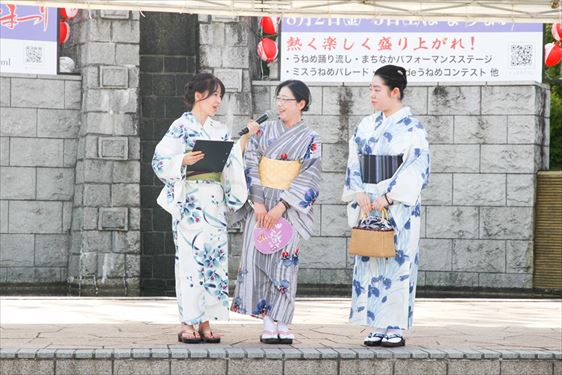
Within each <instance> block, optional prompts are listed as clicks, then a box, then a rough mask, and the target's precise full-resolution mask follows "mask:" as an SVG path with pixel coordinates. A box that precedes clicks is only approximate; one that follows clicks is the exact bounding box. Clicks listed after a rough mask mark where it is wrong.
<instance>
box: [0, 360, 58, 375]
mask: <svg viewBox="0 0 562 375" xmlns="http://www.w3.org/2000/svg"><path fill="white" fill-rule="evenodd" d="M0 366H1V367H0V373H2V374H10V375H29V374H37V375H54V374H55V361H53V360H50V359H41V360H36V359H3V360H2V361H0Z"/></svg>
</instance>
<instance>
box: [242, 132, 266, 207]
mask: <svg viewBox="0 0 562 375" xmlns="http://www.w3.org/2000/svg"><path fill="white" fill-rule="evenodd" d="M261 134H262V133H260V132H258V133H257V134H255V135H254V136H253V137H252V138H250V140H249V141H248V145H247V146H246V152H245V153H244V163H245V165H246V169H245V174H246V183H247V184H248V190H249V191H248V198H249V199H250V200H251V201H252V202H253V203H264V202H265V198H264V193H263V186H262V185H261V180H260V172H259V164H260V159H261V157H262V152H261V151H260V144H259V141H260V139H261Z"/></svg>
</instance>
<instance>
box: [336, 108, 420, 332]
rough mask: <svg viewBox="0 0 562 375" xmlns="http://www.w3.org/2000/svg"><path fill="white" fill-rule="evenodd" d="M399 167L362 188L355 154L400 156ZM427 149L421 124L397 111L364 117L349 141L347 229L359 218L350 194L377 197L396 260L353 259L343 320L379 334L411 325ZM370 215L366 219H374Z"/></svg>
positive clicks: (406, 110)
mask: <svg viewBox="0 0 562 375" xmlns="http://www.w3.org/2000/svg"><path fill="white" fill-rule="evenodd" d="M400 154H403V163H402V165H401V166H400V167H399V168H398V170H397V171H396V173H394V175H393V176H392V177H391V178H389V179H386V180H383V181H380V182H379V183H377V184H367V183H363V182H362V179H361V169H360V166H359V155H400ZM429 165H430V156H429V145H428V142H427V134H426V132H425V129H424V127H423V125H422V124H421V123H420V122H419V121H418V120H416V119H415V118H413V117H412V114H411V111H410V108H408V107H403V108H402V109H400V110H399V111H398V112H396V113H394V114H393V115H391V116H389V117H385V116H384V114H383V113H382V112H381V113H375V114H373V115H371V116H367V117H365V118H364V119H363V120H362V121H361V122H360V123H359V125H358V126H357V129H356V131H355V134H354V135H353V137H352V138H351V139H350V141H349V159H348V162H347V171H346V177H345V185H344V190H343V195H342V200H344V201H346V202H351V203H350V204H349V205H348V216H349V224H350V225H351V226H354V225H355V224H356V223H357V221H358V219H359V215H360V207H359V205H358V204H357V203H356V202H355V194H356V193H358V192H365V193H367V194H368V196H369V198H370V199H371V202H374V201H375V199H376V198H377V197H379V196H382V195H383V194H385V193H387V196H388V197H390V198H392V199H393V200H394V203H393V204H392V205H391V206H390V207H389V211H390V215H391V219H390V224H391V225H392V226H393V228H394V232H395V236H394V244H395V248H396V257H394V258H378V257H361V256H355V266H354V268H353V286H352V303H351V310H350V314H349V320H350V322H352V323H356V324H362V325H368V326H371V327H374V328H379V329H408V328H410V327H411V326H412V318H413V312H414V298H415V294H416V282H417V280H416V279H417V273H418V264H419V246H418V245H419V238H420V221H421V218H420V213H421V191H422V189H423V188H424V187H425V186H426V185H427V183H428V178H429ZM379 214H380V213H379V212H378V211H372V212H371V213H370V216H378V215H379Z"/></svg>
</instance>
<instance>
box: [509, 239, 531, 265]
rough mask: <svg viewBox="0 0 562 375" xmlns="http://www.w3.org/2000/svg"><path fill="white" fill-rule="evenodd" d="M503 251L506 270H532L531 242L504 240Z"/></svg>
mask: <svg viewBox="0 0 562 375" xmlns="http://www.w3.org/2000/svg"><path fill="white" fill-rule="evenodd" d="M505 252H506V254H505V259H506V261H507V264H506V272H508V273H531V272H533V242H531V241H506V248H505Z"/></svg>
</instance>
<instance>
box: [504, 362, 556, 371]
mask: <svg viewBox="0 0 562 375" xmlns="http://www.w3.org/2000/svg"><path fill="white" fill-rule="evenodd" d="M552 370H553V369H552V362H551V361H517V360H508V361H501V373H502V375H503V374H505V375H516V374H517V375H519V374H533V375H550V374H552Z"/></svg>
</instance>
